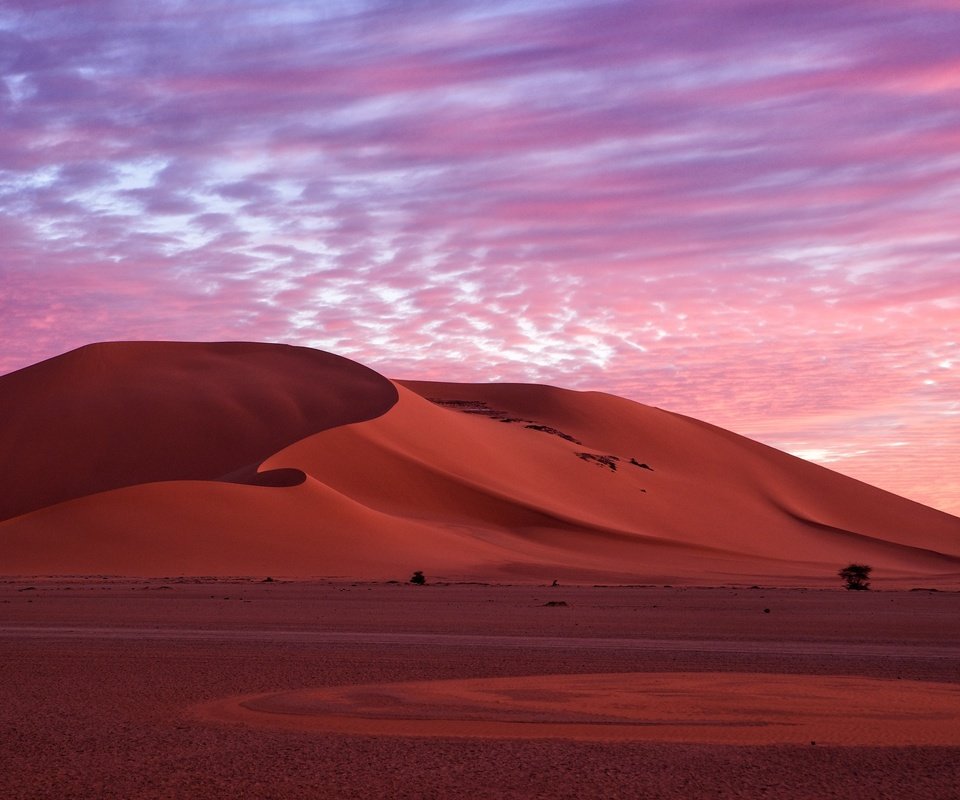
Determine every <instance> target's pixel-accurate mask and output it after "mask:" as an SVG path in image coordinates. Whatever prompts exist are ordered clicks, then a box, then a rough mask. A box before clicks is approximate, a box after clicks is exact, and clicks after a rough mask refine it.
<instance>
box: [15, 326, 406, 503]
mask: <svg viewBox="0 0 960 800" xmlns="http://www.w3.org/2000/svg"><path fill="white" fill-rule="evenodd" d="M395 400H396V391H395V390H394V388H393V386H392V385H391V384H390V382H389V381H387V380H386V379H385V378H382V377H381V376H379V375H377V374H376V373H375V372H373V371H372V370H369V369H367V368H366V367H363V366H361V365H359V364H357V363H355V362H353V361H348V360H347V359H345V358H340V357H339V356H335V355H331V354H329V353H323V352H320V351H317V350H309V349H307V348H302V347H288V346H285V345H262V344H248V343H243V342H225V343H217V344H192V343H189V344H188V343H182V342H163V343H160V342H108V343H103V344H96V345H89V346H87V347H81V348H79V349H78V350H73V351H71V352H69V353H66V354H64V355H62V356H58V357H56V358H52V359H50V360H48V361H44V362H41V363H39V364H35V365H34V366H32V367H28V368H26V369H22V370H19V371H17V372H13V373H10V374H9V375H4V376H2V377H0V452H2V453H3V456H4V457H3V465H2V470H3V472H2V475H0V478H2V486H3V492H2V493H0V519H8V518H10V517H14V516H17V515H19V514H24V513H26V512H28V511H33V510H35V509H37V508H42V507H44V506H49V505H52V504H54V503H58V502H61V501H63V500H69V499H72V498H75V497H83V496H84V495H88V494H92V493H94V492H102V491H106V490H108V489H116V488H119V487H121V486H133V485H135V484H140V483H147V482H149V481H166V480H190V479H193V480H200V479H206V480H211V479H216V478H220V477H223V476H228V475H229V476H230V477H231V478H233V477H236V478H237V479H240V480H242V479H244V478H247V477H250V476H252V475H253V474H255V473H256V467H257V466H258V465H259V463H260V462H261V461H262V460H263V459H264V458H266V457H267V456H269V455H270V454H271V453H273V452H274V451H276V450H278V449H279V448H281V447H283V446H285V445H287V444H290V443H291V442H294V441H296V440H298V439H300V438H302V437H304V436H307V435H309V434H312V433H316V432H317V431H321V430H323V429H325V428H330V427H334V426H337V425H344V424H346V423H350V422H359V421H360V420H364V419H369V418H370V417H374V416H377V415H379V414H382V413H383V412H384V411H386V410H387V409H388V408H389V407H390V406H391V405H392V404H393V402H394V401H395Z"/></svg>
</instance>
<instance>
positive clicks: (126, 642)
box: [0, 577, 960, 800]
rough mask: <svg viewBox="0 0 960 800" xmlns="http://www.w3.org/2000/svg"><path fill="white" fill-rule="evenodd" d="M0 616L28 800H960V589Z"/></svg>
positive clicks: (10, 762) (13, 793)
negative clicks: (616, 799) (608, 799)
mask: <svg viewBox="0 0 960 800" xmlns="http://www.w3.org/2000/svg"><path fill="white" fill-rule="evenodd" d="M548 603H551V604H552V605H547V604H548ZM561 603H565V604H566V605H562V604H561ZM0 609H2V613H0V663H2V671H0V764H2V769H0V795H2V796H3V797H5V798H31V799H34V798H45V797H46V798H66V797H76V798H82V797H98V798H99V797H103V798H140V797H151V798H154V797H155V798H161V797H162V798H168V797H169V798H173V797H198V798H220V797H222V798H237V797H262V798H287V797H291V798H292V797H338V798H340V797H342V798H348V797H358V798H360V797H363V798H371V797H470V798H493V797H524V798H526V797H530V798H539V797H543V798H565V797H569V798H590V797H636V798H667V797H669V798H733V797H736V798H760V797H778V798H832V797H836V798H841V797H842V798H850V797H869V798H898V800H904V798H925V799H926V800H936V798H943V799H944V800H946V798H957V797H958V796H960V790H958V789H957V787H958V786H960V593H958V592H948V591H927V590H917V591H882V590H879V591H871V592H846V591H843V590H841V589H839V588H838V589H833V590H803V589H771V588H681V587H650V586H646V587H596V586H559V587H553V588H551V587H537V586H496V585H466V584H450V585H443V584H429V585H427V586H423V587H415V586H411V585H408V584H406V583H403V584H363V583H357V584H351V583H329V582H284V581H279V580H278V581H272V582H263V581H262V580H261V579H259V578H257V579H249V580H242V579H236V580H225V579H217V580H213V579H210V580H204V579H192V578H190V579H184V578H177V579H167V580H156V579H151V580H144V581H136V580H130V579H107V578H100V577H87V578H82V579H80V578H78V579H73V580H66V579H62V578H61V579H50V578H30V579H27V578H10V579H6V580H3V581H0Z"/></svg>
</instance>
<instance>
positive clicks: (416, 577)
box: [410, 570, 427, 586]
mask: <svg viewBox="0 0 960 800" xmlns="http://www.w3.org/2000/svg"><path fill="white" fill-rule="evenodd" d="M426 582H427V579H426V578H424V577H423V573H422V572H421V571H420V570H417V571H416V572H414V573H413V576H412V577H411V578H410V583H415V584H416V585H417V586H423V584H425V583H426Z"/></svg>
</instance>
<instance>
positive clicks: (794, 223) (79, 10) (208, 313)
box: [0, 0, 960, 513]
mask: <svg viewBox="0 0 960 800" xmlns="http://www.w3.org/2000/svg"><path fill="white" fill-rule="evenodd" d="M958 42H960V6H958V4H956V3H951V2H946V0H940V1H939V2H934V1H931V2H916V1H915V0H902V2H899V3H898V2H884V3H877V2H872V1H870V2H842V1H841V2H829V3H827V2H810V0H805V1H804V2H799V1H798V2H786V3H769V2H736V1H735V0H711V1H710V2H706V1H705V0H704V1H703V2H690V3H682V4H678V3H667V2H635V3H599V4H598V3H594V2H586V1H585V0H584V2H563V3H546V2H541V3H532V2H503V3H495V2H494V3H489V2H482V3H481V2H472V3H470V2H463V3H444V4H426V3H408V2H393V3H361V2H342V3H341V2H335V3H333V2H331V3H307V2H301V3H282V2H281V3H265V2H246V3H244V2H231V3H222V2H196V3H182V2H166V3H165V2H157V3H151V4H149V5H148V6H146V7H145V6H144V5H143V4H140V3H133V2H125V1H124V0H116V1H115V2H110V3H101V2H97V3H77V2H75V3H71V4H61V3H52V2H51V3H44V2H35V1H32V2H22V3H6V4H4V8H3V9H2V10H0V71H2V72H0V74H2V78H3V79H2V81H0V340H2V341H3V344H4V346H3V347H2V348H0V371H7V370H10V369H15V368H18V367H21V366H24V365H26V364H28V363H32V362H34V361H36V360H39V359H42V358H45V357H48V356H51V355H54V354H56V353H58V352H61V351H63V350H66V349H69V348H71V347H74V346H77V345H80V344H83V343H86V342H89V341H95V340H104V339H144V338H155V339H203V340H211V339H253V340H267V341H286V342H292V343H300V344H306V345H311V346H316V347H320V348H323V349H328V350H332V351H334V352H338V353H340V354H343V355H346V356H350V357H354V358H356V359H358V360H360V361H362V362H364V363H366V364H368V365H370V366H372V367H374V368H376V369H378V370H380V371H381V372H384V373H386V374H388V375H391V376H393V377H422V378H430V377H433V378H446V379H451V380H463V381H470V380H476V381H483V380H489V379H499V380H531V381H544V382H550V383H554V384H559V385H565V386H571V387H574V388H578V387H579V388H594V389H602V390H606V391H611V392H615V393H618V394H623V395H625V396H628V397H632V398H634V399H636V400H639V401H641V402H648V403H652V404H655V405H660V406H663V407H666V408H670V409H672V410H676V411H680V412H684V413H689V414H692V415H695V416H699V417H702V418H704V419H707V420H709V421H712V422H715V423H717V424H720V425H724V426H727V427H730V428H732V429H734V430H737V431H740V432H743V433H746V434H748V435H753V436H755V437H758V438H761V439H762V440H764V441H767V442H769V443H771V444H774V445H776V446H779V447H783V448H787V449H790V450H792V451H794V452H799V453H802V454H804V455H807V456H810V457H814V458H816V459H817V460H821V461H827V462H831V463H832V464H833V465H834V466H836V467H838V468H839V469H841V470H842V471H845V472H848V473H850V474H855V475H856V476H857V477H861V478H863V479H865V480H869V481H871V482H875V483H877V484H879V485H881V486H884V487H885V488H889V489H892V490H894V491H898V492H900V493H904V494H907V495H908V496H912V497H915V498H917V499H920V500H923V501H925V502H928V503H932V504H934V505H938V506H939V507H942V508H947V509H949V510H952V511H953V512H955V513H956V512H960V473H958V471H957V469H956V467H955V466H954V465H955V464H956V463H958V462H960V459H958V456H960V452H958V449H960V402H958V398H960V378H958V373H957V365H958V364H960V344H958V342H960V213H958V211H957V209H958V208H960V160H958V156H957V153H958V152H960V45H958V44H957V43H958Z"/></svg>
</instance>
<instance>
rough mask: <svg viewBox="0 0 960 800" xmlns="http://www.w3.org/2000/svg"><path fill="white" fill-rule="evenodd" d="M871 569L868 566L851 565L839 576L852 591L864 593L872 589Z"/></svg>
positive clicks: (840, 572) (841, 571) (839, 573)
mask: <svg viewBox="0 0 960 800" xmlns="http://www.w3.org/2000/svg"><path fill="white" fill-rule="evenodd" d="M870 571H871V567H868V566H867V565H866V564H849V565H848V566H846V567H844V568H843V569H842V570H840V571H839V572H838V573H837V574H838V575H839V576H840V577H841V578H843V581H844V583H845V584H846V588H847V589H848V590H852V591H864V590H866V589H869V588H870V581H869V580H867V579H868V578H869V577H870Z"/></svg>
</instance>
